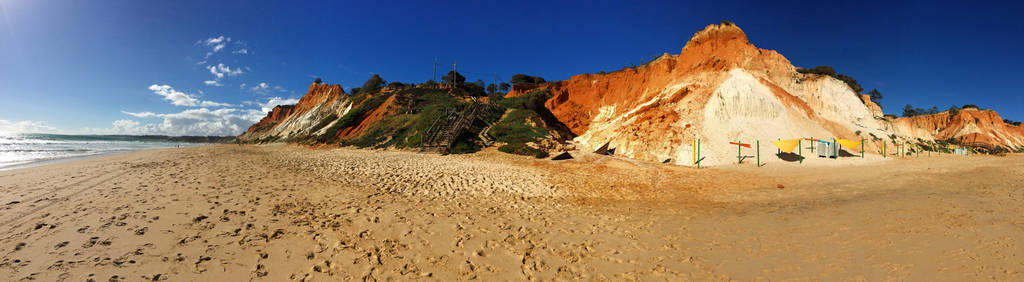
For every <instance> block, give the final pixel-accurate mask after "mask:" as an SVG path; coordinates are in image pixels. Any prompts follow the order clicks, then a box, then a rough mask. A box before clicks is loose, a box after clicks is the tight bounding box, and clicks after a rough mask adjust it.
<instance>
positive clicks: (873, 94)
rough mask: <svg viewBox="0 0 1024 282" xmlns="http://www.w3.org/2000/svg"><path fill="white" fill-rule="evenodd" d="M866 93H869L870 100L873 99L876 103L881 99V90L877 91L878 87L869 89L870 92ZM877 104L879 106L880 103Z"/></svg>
mask: <svg viewBox="0 0 1024 282" xmlns="http://www.w3.org/2000/svg"><path fill="white" fill-rule="evenodd" d="M868 94H871V101H875V102H876V103H877V102H878V101H879V100H882V92H878V89H871V92H868ZM879 106H881V104H879Z"/></svg>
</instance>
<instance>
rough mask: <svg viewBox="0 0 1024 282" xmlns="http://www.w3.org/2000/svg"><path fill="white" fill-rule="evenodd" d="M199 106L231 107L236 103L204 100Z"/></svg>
mask: <svg viewBox="0 0 1024 282" xmlns="http://www.w3.org/2000/svg"><path fill="white" fill-rule="evenodd" d="M199 106H202V107H231V106H234V105H232V104H228V103H217V102H213V101H203V102H202V103H199Z"/></svg>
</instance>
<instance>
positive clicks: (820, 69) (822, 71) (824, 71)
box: [796, 66, 881, 96]
mask: <svg viewBox="0 0 1024 282" xmlns="http://www.w3.org/2000/svg"><path fill="white" fill-rule="evenodd" d="M796 71H797V72H799V73H802V74H819V75H827V76H831V77H833V78H835V79H838V80H840V81H842V82H844V83H846V85H848V86H850V89H852V90H853V92H854V93H857V94H860V93H861V92H864V87H861V86H860V83H857V80H856V79H853V77H850V76H848V75H845V74H841V73H837V72H836V70H835V69H833V68H832V67H830V66H817V67H814V68H809V69H805V68H796ZM879 96H881V95H879Z"/></svg>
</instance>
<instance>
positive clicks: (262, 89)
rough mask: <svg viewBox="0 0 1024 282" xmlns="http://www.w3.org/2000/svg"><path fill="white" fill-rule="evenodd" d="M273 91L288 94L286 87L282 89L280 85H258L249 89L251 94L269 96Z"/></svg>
mask: <svg viewBox="0 0 1024 282" xmlns="http://www.w3.org/2000/svg"><path fill="white" fill-rule="evenodd" d="M271 90H273V91H277V92H282V93H283V92H288V90H287V89H284V87H281V86H280V85H270V84H269V83H266V82H260V83H257V84H256V85H253V86H252V87H250V88H249V92H253V93H259V94H269V92H271Z"/></svg>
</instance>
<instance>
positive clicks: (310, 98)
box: [238, 83, 352, 142]
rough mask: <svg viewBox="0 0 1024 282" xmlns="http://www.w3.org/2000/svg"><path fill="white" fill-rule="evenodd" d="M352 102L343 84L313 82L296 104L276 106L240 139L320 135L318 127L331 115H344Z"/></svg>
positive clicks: (251, 139)
mask: <svg viewBox="0 0 1024 282" xmlns="http://www.w3.org/2000/svg"><path fill="white" fill-rule="evenodd" d="M351 104H352V103H351V102H350V100H349V96H348V95H347V94H345V91H343V90H342V89H341V86H340V85H337V84H335V85H328V84H317V83H313V84H310V85H309V92H307V93H306V95H303V96H302V98H300V99H299V102H298V103H296V104H295V105H289V106H280V107H275V108H274V109H273V110H272V111H270V112H269V113H268V114H267V116H266V117H264V118H263V119H262V120H260V122H258V123H256V124H254V125H252V126H250V127H249V129H248V130H247V131H246V132H245V133H243V134H242V135H240V136H238V140H239V141H242V142H255V141H276V140H281V139H284V140H301V139H308V138H310V137H313V136H315V135H317V134H318V132H314V131H313V130H314V129H315V130H317V131H320V130H322V129H323V128H315V127H316V126H317V125H319V124H321V122H322V121H323V120H324V119H326V118H328V117H329V116H331V115H334V116H343V115H344V114H345V113H346V112H347V111H348V110H349V109H351V106H352V105H351Z"/></svg>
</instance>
